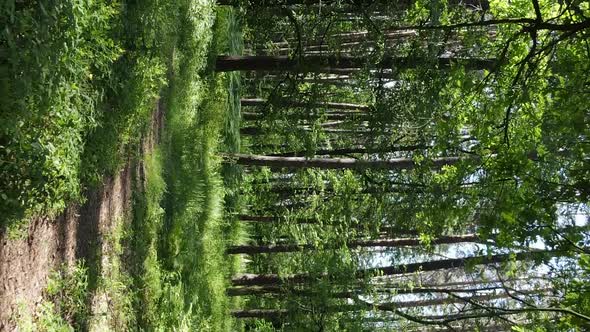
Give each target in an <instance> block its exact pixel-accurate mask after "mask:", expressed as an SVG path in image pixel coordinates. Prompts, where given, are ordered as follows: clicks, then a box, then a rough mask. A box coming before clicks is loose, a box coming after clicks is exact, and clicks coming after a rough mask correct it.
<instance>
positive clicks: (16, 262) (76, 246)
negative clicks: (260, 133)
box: [0, 104, 164, 331]
mask: <svg viewBox="0 0 590 332" xmlns="http://www.w3.org/2000/svg"><path fill="white" fill-rule="evenodd" d="M163 113H164V112H163V108H162V107H160V105H159V104H158V105H157V106H156V108H155V111H154V112H153V114H152V125H151V127H150V130H149V133H148V134H147V135H146V136H145V137H144V138H143V139H142V142H143V143H142V145H141V150H142V151H141V153H142V154H145V153H148V152H149V151H151V150H152V149H153V147H154V146H155V144H156V143H157V142H158V141H159V138H160V133H161V129H162V125H163ZM133 164H135V165H132V163H131V162H127V164H126V166H125V167H124V168H123V169H122V170H121V171H120V172H119V173H118V174H117V175H116V176H114V177H109V178H106V179H105V180H104V181H103V185H102V186H101V187H100V188H99V189H98V190H95V191H91V192H88V193H87V195H86V197H87V201H86V203H85V204H84V205H82V206H79V205H74V206H71V207H69V208H68V209H66V211H65V212H64V213H63V214H61V215H60V216H58V217H57V218H55V219H48V218H39V219H35V220H33V221H32V222H31V224H30V226H29V228H28V230H27V235H26V237H25V238H23V239H19V240H9V239H7V236H6V234H0V331H13V330H15V328H16V325H15V324H16V322H15V321H14V319H13V318H14V315H16V313H17V310H18V307H19V306H23V305H24V306H26V307H27V308H28V309H29V310H30V311H29V312H34V310H35V307H36V306H37V305H39V304H40V303H41V301H42V300H43V289H44V288H45V286H46V283H47V278H48V276H49V275H50V273H51V272H52V271H54V270H55V269H57V268H59V267H60V266H61V265H62V264H64V263H65V264H68V265H72V264H74V262H76V260H78V259H84V260H85V261H86V262H89V264H96V265H102V266H104V265H105V263H106V262H105V261H104V258H103V256H105V255H103V253H105V251H106V250H108V248H105V245H104V243H105V242H106V241H103V240H104V239H105V237H106V236H108V234H109V233H110V231H111V230H113V227H115V224H116V222H117V221H120V220H129V219H130V218H126V214H128V213H130V211H131V203H132V188H134V187H135V186H133V184H132V173H133V171H135V170H136V171H139V172H142V171H143V165H142V164H141V163H133ZM135 167H137V168H135Z"/></svg>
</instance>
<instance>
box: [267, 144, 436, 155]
mask: <svg viewBox="0 0 590 332" xmlns="http://www.w3.org/2000/svg"><path fill="white" fill-rule="evenodd" d="M428 148H432V146H430V145H426V144H416V145H405V146H389V147H383V148H367V147H357V148H341V149H321V150H317V151H315V155H316V156H323V155H329V156H341V155H348V154H353V153H360V154H367V153H385V152H400V151H416V150H420V149H428ZM306 154H307V151H293V152H282V153H273V154H271V156H275V157H298V156H305V155H306Z"/></svg>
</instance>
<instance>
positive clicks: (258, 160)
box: [227, 153, 464, 170]
mask: <svg viewBox="0 0 590 332" xmlns="http://www.w3.org/2000/svg"><path fill="white" fill-rule="evenodd" d="M227 156H228V157H229V158H231V159H234V160H235V161H236V163H237V164H239V165H246V166H268V167H279V168H280V167H286V168H310V167H315V168H320V169H360V170H362V169H389V170H400V169H414V168H415V167H416V163H415V162H414V160H413V159H411V158H395V159H389V160H362V159H354V158H305V157H274V156H262V155H248V154H239V153H236V154H231V155H227ZM461 160H464V158H461V157H442V158H437V159H433V160H431V161H430V163H431V165H432V167H434V168H440V167H442V166H445V165H454V164H457V163H458V162H460V161H461Z"/></svg>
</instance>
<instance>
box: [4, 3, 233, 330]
mask: <svg viewBox="0 0 590 332" xmlns="http://www.w3.org/2000/svg"><path fill="white" fill-rule="evenodd" d="M5 3H7V4H4V5H2V6H3V7H1V11H0V13H1V14H2V17H1V18H0V20H1V21H2V23H6V24H7V27H8V28H7V29H5V31H2V32H1V33H2V35H1V36H0V38H2V39H0V52H2V53H4V52H8V57H7V58H6V59H7V60H5V59H4V57H2V59H1V60H0V61H2V62H0V88H1V91H3V93H4V92H5V94H4V95H3V98H4V99H6V100H7V102H6V103H0V105H1V106H0V107H2V108H1V111H2V112H1V113H0V130H1V131H0V186H1V188H3V190H2V192H0V195H1V198H2V200H1V203H0V215H2V220H1V221H0V227H6V226H7V225H13V226H14V225H17V226H18V225H24V224H25V223H24V221H25V220H27V219H30V218H31V217H34V216H37V215H54V214H57V213H60V212H61V211H62V210H63V209H64V208H65V207H66V206H67V205H68V204H70V203H71V202H73V201H81V200H83V192H84V190H85V189H88V188H92V187H93V186H95V185H100V183H101V180H102V179H103V178H104V176H106V175H112V174H114V173H115V172H117V171H118V170H119V169H120V168H121V166H122V165H123V164H124V163H127V162H130V163H132V164H134V163H136V162H139V163H141V165H143V170H144V171H145V172H144V173H143V174H141V172H140V173H139V174H135V179H134V180H133V183H134V184H135V188H134V197H133V213H132V217H131V218H132V221H131V222H130V223H116V224H117V225H119V226H117V227H116V228H115V229H114V230H111V234H110V235H108V236H107V238H105V239H104V241H107V242H108V247H109V248H110V249H111V251H110V252H109V253H105V252H103V253H102V255H106V254H108V255H109V259H108V262H109V263H108V266H102V267H101V270H102V271H99V272H100V273H101V275H100V276H91V277H92V278H93V280H96V285H95V286H93V289H92V290H91V291H93V292H94V293H93V294H88V290H87V289H88V286H87V285H86V286H85V287H86V288H84V289H85V291H84V292H86V293H80V294H84V296H85V301H84V302H76V303H78V305H79V306H78V307H77V308H78V309H79V310H78V309H77V310H78V311H72V312H74V313H71V312H70V311H71V310H69V309H68V310H66V311H67V312H66V313H64V311H63V310H62V309H64V308H67V306H64V305H63V304H59V305H56V304H55V303H58V302H59V303H67V302H64V301H57V302H56V301H53V302H52V301H49V302H48V303H47V304H46V305H44V306H42V307H41V308H40V311H39V312H37V314H36V315H37V316H34V317H39V318H38V319H36V320H33V321H29V322H28V323H27V322H25V324H24V325H23V326H31V329H33V330H35V329H36V328H38V327H39V326H40V325H38V324H46V325H47V326H49V325H51V324H53V325H52V326H54V327H55V329H50V330H71V329H72V328H73V329H75V330H80V329H82V330H85V329H89V330H104V329H107V330H109V329H110V330H128V329H136V328H137V329H140V330H149V331H151V330H161V331H168V330H179V331H215V332H217V331H236V330H239V329H240V323H239V322H236V321H235V320H234V319H231V318H230V315H229V310H230V309H231V308H235V307H237V306H238V305H239V304H238V303H237V301H238V300H236V299H232V300H231V301H230V300H229V299H228V298H227V296H226V294H225V289H226V287H227V286H228V282H229V277H230V276H231V275H232V274H234V273H236V272H237V271H238V270H239V269H240V261H239V258H238V257H237V256H235V255H234V256H233V257H231V258H228V257H227V256H226V255H225V247H226V244H227V243H230V242H231V243H237V242H239V238H240V237H242V236H243V234H242V233H241V232H242V231H241V229H240V227H239V223H237V222H236V220H235V218H233V216H234V215H235V214H236V211H238V210H239V206H240V202H239V201H238V199H237V197H238V195H237V192H238V190H239V185H240V179H241V170H240V169H239V168H236V167H234V166H225V165H222V160H221V158H220V157H219V156H218V152H219V151H224V152H239V150H240V140H239V117H240V115H239V89H240V83H239V75H238V74H220V75H216V74H215V73H214V72H213V68H212V63H213V61H212V60H213V59H214V57H215V55H216V54H217V52H230V53H232V54H239V53H241V37H240V35H241V32H240V31H239V24H238V23H237V21H236V19H235V16H234V15H233V13H232V12H231V11H230V10H228V9H224V10H223V11H220V12H219V13H218V15H217V22H216V26H215V27H214V26H213V24H214V22H215V11H214V5H213V1H209V0H180V1H174V2H167V1H158V0H148V1H141V2H133V1H122V2H118V1H114V2H109V3H110V4H109V5H106V4H104V2H101V1H92V0H91V1H85V2H78V1H75V0H67V1H66V0H64V1H55V0H41V1H37V2H26V3H24V4H23V3H20V2H18V3H16V2H14V1H8V2H5ZM91 13H92V15H90V14H91ZM87 16H92V18H88V17H87ZM41 26H47V29H45V30H44V29H41V28H40V27H41ZM42 30H43V31H42ZM212 32H213V33H212ZM11 38H12V39H11ZM227 45H229V46H227ZM19 53H22V59H21V58H19V55H20V54H19ZM19 68H25V69H23V70H21V69H19ZM52 68H55V70H53V69H52ZM227 91H229V93H228V92H227ZM158 98H163V102H162V103H161V104H162V105H163V106H164V108H165V128H164V134H163V137H162V142H161V144H160V145H159V147H157V148H156V149H155V150H154V151H152V152H151V153H148V154H147V155H145V156H141V155H140V154H139V153H137V151H141V149H140V148H139V145H140V144H141V137H142V135H143V133H145V132H146V129H147V126H148V125H149V124H150V119H151V115H152V112H153V109H154V105H155V103H156V102H157V100H158ZM140 169H141V167H140ZM4 188H6V190H4ZM125 224H127V226H125ZM103 261H104V260H103ZM103 263H104V262H103ZM81 271H84V273H82V274H80V276H83V275H85V278H86V279H84V280H86V284H87V283H88V273H95V272H92V271H88V270H87V269H83V270H81ZM77 275H78V274H76V276H77ZM60 280H63V279H60ZM79 280H82V279H79ZM54 288H55V287H54ZM72 289H73V290H76V289H79V288H75V287H73V288H72ZM80 291H81V290H80ZM77 296H78V295H76V297H71V296H69V295H68V296H65V297H63V298H65V299H68V298H76V299H77V298H78V297H77ZM92 296H94V299H95V300H93V301H89V300H88V298H89V297H90V298H92ZM51 303H53V304H51ZM105 303H106V304H105ZM101 306H107V307H106V308H103V307H101ZM72 315H74V316H72ZM89 316H91V317H90V318H89ZM44 317H45V318H44ZM43 322H45V323H43ZM27 324H28V325H27ZM35 324H37V325H35Z"/></svg>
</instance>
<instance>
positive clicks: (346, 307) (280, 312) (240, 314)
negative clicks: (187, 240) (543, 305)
mask: <svg viewBox="0 0 590 332" xmlns="http://www.w3.org/2000/svg"><path fill="white" fill-rule="evenodd" d="M547 291H548V289H539V290H519V291H518V294H521V295H532V294H540V293H541V294H542V293H544V292H547ZM510 298H511V297H510V295H508V294H506V293H495V294H485V295H473V296H469V297H463V298H456V297H442V298H435V299H423V300H416V301H395V302H388V303H378V304H369V303H366V302H364V303H363V302H361V303H357V304H342V305H333V306H329V307H327V308H325V309H326V311H328V312H333V313H334V312H352V311H359V310H381V311H394V310H398V309H404V308H418V307H432V306H440V305H445V304H460V303H467V302H468V301H474V302H481V301H490V300H497V299H510ZM288 314H289V311H288V310H286V309H249V310H233V311H232V315H233V316H234V317H236V318H259V319H269V320H272V319H276V318H279V317H281V316H286V315H288Z"/></svg>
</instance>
